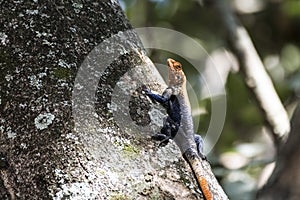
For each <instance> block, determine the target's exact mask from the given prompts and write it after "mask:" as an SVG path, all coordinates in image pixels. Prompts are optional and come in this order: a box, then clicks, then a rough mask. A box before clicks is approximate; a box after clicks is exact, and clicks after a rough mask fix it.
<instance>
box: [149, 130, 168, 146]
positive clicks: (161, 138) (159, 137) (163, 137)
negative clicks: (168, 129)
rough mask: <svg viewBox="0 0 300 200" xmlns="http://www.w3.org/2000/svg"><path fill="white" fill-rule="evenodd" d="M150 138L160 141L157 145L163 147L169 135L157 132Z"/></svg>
mask: <svg viewBox="0 0 300 200" xmlns="http://www.w3.org/2000/svg"><path fill="white" fill-rule="evenodd" d="M152 139H153V140H156V141H160V143H159V147H164V146H166V145H167V144H168V143H169V140H170V139H171V137H170V136H167V135H165V134H162V133H157V134H155V135H153V136H152Z"/></svg>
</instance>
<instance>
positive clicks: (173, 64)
mask: <svg viewBox="0 0 300 200" xmlns="http://www.w3.org/2000/svg"><path fill="white" fill-rule="evenodd" d="M167 63H168V66H169V86H178V85H183V84H185V82H186V78H185V75H184V73H183V71H182V65H181V63H179V62H177V61H175V60H173V59H172V58H169V59H168V60H167Z"/></svg>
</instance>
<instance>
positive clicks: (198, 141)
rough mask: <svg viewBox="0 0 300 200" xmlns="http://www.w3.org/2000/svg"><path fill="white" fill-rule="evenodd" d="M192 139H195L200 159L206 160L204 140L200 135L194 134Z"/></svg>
mask: <svg viewBox="0 0 300 200" xmlns="http://www.w3.org/2000/svg"><path fill="white" fill-rule="evenodd" d="M194 140H195V143H196V146H197V151H198V155H199V156H200V158H201V159H202V160H207V157H206V156H205V154H204V150H203V145H204V142H203V139H202V137H201V136H200V135H197V134H195V136H194Z"/></svg>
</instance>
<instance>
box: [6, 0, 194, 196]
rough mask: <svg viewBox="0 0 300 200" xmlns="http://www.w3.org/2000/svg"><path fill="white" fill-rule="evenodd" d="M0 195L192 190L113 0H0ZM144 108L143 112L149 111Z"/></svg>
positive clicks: (144, 65)
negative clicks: (145, 89) (162, 134)
mask: <svg viewBox="0 0 300 200" xmlns="http://www.w3.org/2000/svg"><path fill="white" fill-rule="evenodd" d="M0 6H1V9H0V27H1V28H0V69H1V73H0V112H1V115H0V199H199V196H200V195H199V191H198V189H197V186H196V184H195V183H194V181H193V177H192V173H191V172H190V170H189V168H188V166H187V164H185V162H184V161H183V159H182V158H181V154H180V151H179V150H178V148H177V147H176V146H175V145H174V143H172V142H171V144H169V145H168V146H167V147H164V148H158V147H157V145H156V143H154V142H153V141H151V140H150V139H149V135H150V134H151V133H154V132H155V131H158V129H159V125H161V124H160V123H161V122H162V119H161V118H160V117H159V116H162V115H161V114H160V111H159V107H158V106H157V107H156V108H152V107H153V106H152V104H151V102H149V100H148V99H147V98H146V97H145V96H144V95H142V94H141V93H140V90H139V86H140V85H141V84H143V83H146V84H150V85H151V87H152V89H155V90H156V91H161V90H162V89H163V88H160V87H161V86H164V83H163V81H162V79H161V78H160V76H159V75H158V73H157V72H156V71H155V68H154V66H153V64H152V63H151V61H149V59H148V58H147V57H146V56H145V52H144V50H143V47H142V44H141V43H140V40H139V38H138V37H137V35H136V33H135V32H134V31H133V30H132V27H131V26H130V24H129V22H128V20H127V19H126V17H125V16H124V13H123V11H122V10H121V8H120V6H119V4H118V2H117V1H115V0H102V1H71V0H70V1H37V0H33V1H21V0H20V1H18V0H16V1H0ZM149 113H150V114H149Z"/></svg>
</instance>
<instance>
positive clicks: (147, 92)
mask: <svg viewBox="0 0 300 200" xmlns="http://www.w3.org/2000/svg"><path fill="white" fill-rule="evenodd" d="M142 92H144V93H146V94H149V93H150V89H149V88H148V87H147V86H146V85H142Z"/></svg>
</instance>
